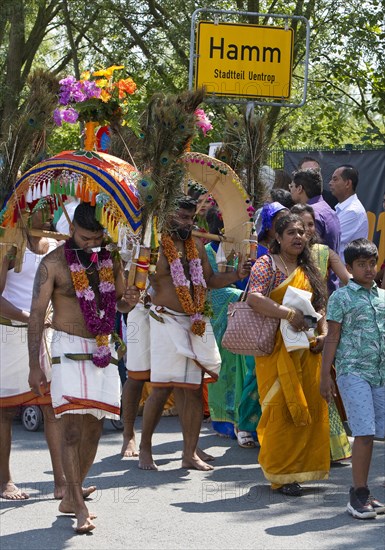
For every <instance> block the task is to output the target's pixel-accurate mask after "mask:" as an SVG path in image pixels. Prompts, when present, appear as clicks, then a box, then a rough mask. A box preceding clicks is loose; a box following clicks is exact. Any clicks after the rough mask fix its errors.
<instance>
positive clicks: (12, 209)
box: [0, 151, 253, 270]
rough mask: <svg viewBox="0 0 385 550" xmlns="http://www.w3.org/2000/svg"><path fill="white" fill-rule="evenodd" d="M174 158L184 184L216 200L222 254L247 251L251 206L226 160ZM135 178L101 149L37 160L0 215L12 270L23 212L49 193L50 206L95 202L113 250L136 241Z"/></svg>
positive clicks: (21, 244)
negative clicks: (180, 167) (70, 199)
mask: <svg viewBox="0 0 385 550" xmlns="http://www.w3.org/2000/svg"><path fill="white" fill-rule="evenodd" d="M180 162H182V163H183V164H184V167H185V168H186V187H187V181H188V180H193V181H195V182H198V183H199V184H200V185H202V186H203V187H204V188H205V189H206V190H207V193H208V194H210V195H212V196H213V198H214V199H215V200H216V202H217V204H218V208H219V210H220V211H221V213H222V217H223V221H224V236H223V238H222V239H221V240H222V241H223V242H222V246H223V249H224V252H225V255H226V256H228V255H229V254H234V253H248V251H249V246H250V241H249V239H250V232H251V226H252V223H251V222H250V218H251V217H252V211H253V209H252V207H251V206H250V205H251V202H250V200H249V197H248V196H247V194H246V192H245V190H244V188H243V186H242V184H241V181H240V179H239V178H238V176H237V175H236V173H235V172H234V171H233V170H232V169H231V168H230V167H229V166H228V165H227V164H225V163H223V162H221V161H219V160H217V159H215V158H212V157H209V156H207V155H204V154H201V153H193V152H191V153H190V152H189V153H185V154H184V155H183V156H182V158H181V161H180ZM140 181H141V174H140V173H139V172H138V171H137V170H136V169H135V168H134V167H133V166H131V165H130V164H128V163H127V162H125V161H123V160H121V159H120V158H117V157H114V156H111V155H108V154H106V153H101V152H98V153H96V152H93V151H64V152H62V153H60V154H58V155H56V156H54V157H52V158H49V159H47V160H44V161H42V162H40V163H39V164H37V165H35V166H33V167H32V168H31V169H30V170H28V171H27V172H25V173H24V174H23V175H22V176H21V177H20V178H19V180H18V181H17V182H16V184H15V187H14V189H13V192H12V193H11V194H10V195H9V196H8V197H7V200H6V202H5V205H4V208H3V210H2V211H1V213H0V231H1V234H0V244H1V245H2V246H0V253H1V255H2V256H3V255H4V254H5V253H6V252H7V250H8V249H9V248H10V247H11V246H16V248H17V255H16V267H15V269H18V270H20V268H21V265H20V262H21V258H22V257H23V254H24V249H25V245H26V242H25V241H24V240H23V237H22V236H21V235H22V233H23V232H22V228H23V227H24V226H25V220H24V219H23V211H25V208H26V206H27V205H31V204H33V203H34V202H36V200H38V199H41V198H44V197H47V196H50V197H52V201H51V205H52V206H51V208H52V209H54V210H56V209H58V208H59V207H63V204H64V203H65V201H66V199H67V198H68V197H71V196H72V197H76V198H78V199H79V200H80V201H84V202H89V203H90V204H91V205H94V206H96V217H97V219H98V220H99V221H100V223H101V224H102V225H103V226H104V227H105V228H106V229H107V231H108V234H109V236H110V238H111V239H112V240H113V241H114V242H115V243H116V244H117V245H118V248H122V246H123V241H124V243H125V244H124V246H127V243H131V244H139V243H140V242H141V237H142V224H141V211H142V206H141V204H142V203H141V196H140V193H139V192H138V185H140ZM64 210H65V207H64ZM45 233H46V234H47V235H49V233H48V232H45ZM58 238H60V236H59V235H58ZM24 239H25V237H24ZM4 245H5V246H4Z"/></svg>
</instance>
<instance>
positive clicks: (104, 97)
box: [100, 90, 111, 103]
mask: <svg viewBox="0 0 385 550" xmlns="http://www.w3.org/2000/svg"><path fill="white" fill-rule="evenodd" d="M100 99H101V100H102V101H103V102H104V103H108V101H109V100H110V99H111V94H109V93H108V92H107V90H102V93H101V94H100Z"/></svg>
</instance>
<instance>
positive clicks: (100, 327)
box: [0, 158, 385, 533]
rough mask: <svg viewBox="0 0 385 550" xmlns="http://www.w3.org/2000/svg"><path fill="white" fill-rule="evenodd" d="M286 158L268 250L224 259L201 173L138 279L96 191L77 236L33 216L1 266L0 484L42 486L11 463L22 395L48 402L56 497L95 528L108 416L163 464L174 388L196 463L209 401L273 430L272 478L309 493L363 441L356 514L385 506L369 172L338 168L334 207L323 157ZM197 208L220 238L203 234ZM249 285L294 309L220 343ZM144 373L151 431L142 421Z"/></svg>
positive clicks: (381, 354) (276, 484)
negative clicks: (96, 482) (54, 231)
mask: <svg viewBox="0 0 385 550" xmlns="http://www.w3.org/2000/svg"><path fill="white" fill-rule="evenodd" d="M284 175H285V174H279V181H282V182H283V181H285V184H284V185H285V187H284V188H277V187H276V188H273V189H271V190H270V191H269V197H267V200H266V203H265V204H264V205H263V207H262V208H261V209H260V210H259V211H258V212H257V213H256V220H255V232H256V236H257V238H258V248H257V252H256V259H253V260H251V259H250V258H243V259H242V258H239V259H238V260H237V261H235V262H234V261H231V265H228V266H225V269H219V266H218V262H217V253H218V246H219V242H220V235H221V233H222V231H223V220H222V219H221V213H220V212H219V210H218V208H217V206H216V204H215V201H214V200H212V199H210V198H209V197H208V195H207V193H206V192H205V191H204V190H198V192H197V191H196V189H195V190H192V192H191V195H192V196H183V197H181V198H180V200H179V202H178V204H177V205H176V208H175V211H174V213H173V214H172V215H170V216H169V219H168V226H167V230H166V231H164V232H163V234H162V236H161V246H160V252H159V258H158V262H157V266H156V271H155V273H154V274H152V275H150V276H149V281H148V287H147V289H146V291H145V292H142V293H140V292H139V290H138V289H137V288H136V287H135V286H127V285H126V283H125V280H124V273H123V270H122V267H121V264H120V263H119V261H118V260H117V259H116V258H113V257H112V256H111V254H110V252H109V250H108V248H106V246H105V231H104V228H103V226H102V225H101V224H100V223H99V222H98V221H97V220H96V219H95V207H92V206H91V205H90V204H88V203H80V204H79V205H77V206H76V208H74V216H73V221H72V224H71V226H70V238H69V240H67V241H66V242H65V243H60V244H59V245H58V246H57V243H55V244H54V245H53V244H52V243H51V242H50V241H49V240H48V239H46V238H45V237H31V236H29V235H28V231H27V235H26V237H27V248H26V251H25V257H24V268H23V269H22V270H21V272H16V270H15V269H14V251H13V250H11V251H10V252H9V254H8V255H7V256H6V258H5V259H4V262H3V265H2V267H1V278H0V289H1V319H0V325H1V330H2V341H1V384H0V391H1V393H0V412H1V423H0V430H1V432H0V433H1V440H2V445H1V446H0V483H1V497H2V498H5V499H12V500H25V499H27V498H28V496H29V495H28V494H27V493H26V492H24V491H22V490H20V489H19V488H18V487H17V486H16V485H15V483H14V482H13V479H12V476H11V473H10V466H9V464H10V449H11V430H12V418H13V416H14V413H15V407H17V406H19V405H21V404H25V403H30V404H32V403H36V404H40V405H42V407H43V410H44V411H45V412H44V414H45V417H46V418H47V421H46V422H45V424H44V426H45V430H46V438H47V443H48V447H49V450H50V453H51V459H52V465H53V472H54V483H55V488H54V496H55V498H57V499H60V500H61V502H60V504H59V511H60V512H62V513H70V514H75V516H76V522H77V523H76V531H77V532H78V533H87V532H89V531H91V530H93V529H94V528H95V521H94V520H95V518H94V517H93V515H92V514H91V513H90V511H89V510H88V507H87V504H86V502H85V497H87V496H89V495H90V494H92V492H93V491H94V490H95V487H94V486H91V487H84V481H85V478H86V476H87V473H88V471H89V469H90V467H91V465H92V464H93V461H94V458H95V455H96V451H97V446H98V442H99V438H100V436H101V433H102V427H103V419H104V418H115V419H119V418H120V415H121V414H122V419H123V423H124V433H123V446H122V455H123V456H125V457H138V466H139V468H141V469H143V470H149V471H156V470H158V466H157V464H156V462H155V461H154V458H153V452H152V436H153V434H154V432H155V430H156V427H157V424H158V422H159V420H160V417H161V415H162V412H163V409H164V406H165V403H166V402H167V401H168V400H170V398H171V399H173V403H174V404H175V408H176V410H177V413H178V417H179V421H180V425H181V432H182V437H183V452H182V467H184V468H193V469H197V470H202V471H210V470H212V469H213V466H212V465H211V464H210V462H211V461H212V460H213V458H214V457H212V456H210V455H208V454H207V453H206V452H205V451H204V450H202V449H201V448H200V447H199V434H200V430H201V425H202V419H203V417H204V416H206V417H207V418H206V420H210V421H211V422H212V427H213V429H214V430H215V431H216V432H217V433H218V434H220V435H222V436H228V437H231V438H233V439H234V440H235V441H236V442H237V444H238V445H240V446H241V447H243V448H249V449H251V448H254V447H256V446H259V447H260V448H259V453H258V462H259V464H260V466H261V468H262V471H263V474H264V476H265V477H266V479H267V480H268V481H269V483H270V484H271V489H272V490H273V491H279V492H281V493H283V494H285V495H288V496H292V497H299V496H301V495H302V494H303V487H302V484H303V483H306V482H311V481H315V480H325V479H327V478H328V477H329V472H330V464H331V462H334V461H338V460H343V459H347V458H350V457H352V477H353V481H352V487H351V489H350V492H349V497H348V498H349V501H348V505H347V510H348V511H349V513H350V514H351V515H352V516H353V517H356V518H360V519H367V518H373V517H375V516H376V515H377V514H381V513H385V505H384V504H382V503H381V502H379V501H378V500H377V499H376V498H375V497H374V496H373V495H372V493H371V492H370V490H369V488H368V477H369V468H370V462H371V455H372V449H373V439H374V437H379V438H383V437H384V435H385V290H384V289H385V277H384V269H383V266H382V267H381V268H380V270H377V263H378V250H377V248H376V246H375V245H374V244H373V243H372V242H370V241H369V240H368V221H367V216H366V212H365V209H364V207H363V206H362V204H361V203H360V201H359V199H358V197H357V195H356V188H357V185H358V172H357V170H356V169H355V168H354V167H352V166H348V165H345V166H340V167H338V168H337V169H336V170H335V171H334V173H333V175H332V178H331V181H330V190H331V193H332V195H333V197H334V199H336V200H337V201H338V202H337V204H335V207H334V208H333V207H332V206H330V204H329V203H328V202H327V200H325V199H324V198H323V182H322V176H321V170H320V166H319V164H318V163H317V161H316V160H314V159H311V158H305V159H303V161H301V163H300V165H299V169H298V171H296V172H295V173H294V174H293V176H292V177H290V176H289V178H284V177H283V176H284ZM288 180H289V181H288ZM325 198H326V199H327V197H325ZM197 203H198V204H199V206H198V209H197ZM197 213H198V221H199V223H200V226H201V230H202V231H206V232H208V233H207V234H208V235H209V237H208V238H207V239H201V238H198V237H193V236H192V234H191V232H192V230H193V228H195V227H196V223H197V216H196V214H197ZM49 215H50V209H49V204H47V202H44V201H43V202H42V201H39V204H38V205H34V206H33V207H32V205H31V212H30V217H31V223H32V225H33V227H37V228H43V226H44V223H46V222H47V219H49ZM203 236H204V233H203ZM27 267H28V269H27ZM245 289H246V292H247V303H248V305H249V306H250V307H251V308H252V309H253V310H255V311H256V312H259V313H262V314H264V315H265V316H268V317H273V318H276V319H277V320H279V321H280V325H281V329H279V330H278V331H277V333H276V335H275V340H274V348H273V351H272V353H271V354H269V355H265V356H258V357H254V356H251V355H250V356H242V355H237V354H234V353H231V352H230V351H229V350H227V349H225V348H224V346H223V345H222V338H223V335H224V332H225V330H226V325H227V309H228V306H229V304H230V303H232V302H236V301H238V300H239V298H240V296H241V294H242V293H243V292H244V291H245ZM288 289H294V291H296V292H298V293H300V294H301V293H302V294H303V293H304V294H303V295H306V296H308V297H309V299H310V300H311V307H312V308H313V311H314V315H315V317H312V316H310V317H309V316H308V315H304V313H303V311H302V310H301V309H300V308H299V307H294V306H291V305H289V303H288V302H287V301H286V299H285V296H286V295H287V292H288ZM117 310H118V311H119V312H121V313H122V314H123V315H124V316H125V323H124V324H123V326H124V327H126V328H125V329H124V330H125V331H126V335H127V337H126V347H127V352H126V365H125V366H126V369H127V374H128V377H127V380H126V381H125V383H124V385H123V390H122V392H121V380H120V376H119V371H118V368H117V364H118V358H117V351H116V346H115V345H114V344H113V343H112V341H111V339H110V335H111V334H112V333H113V332H114V329H115V325H116V311H117ZM47 311H51V314H50V316H49V317H48V316H47ZM132 326H136V327H137V328H138V330H137V331H136V333H135V337H134V338H132V337H130V330H129V327H132ZM290 331H291V332H290ZM289 332H290V334H297V335H298V338H299V339H300V337H303V336H304V335H305V345H302V344H301V346H299V345H298V346H297V347H290V346H288V343H287V342H288V338H287V334H289ZM123 336H124V335H123ZM27 340H28V347H27V344H26V342H27ZM48 341H49V342H50V343H51V345H50V347H49V346H48ZM302 341H303V338H302ZM15 350H17V354H16V353H15ZM49 357H50V361H49ZM28 364H29V375H28ZM148 381H149V382H151V391H150V393H149V395H148V396H147V398H146V400H145V404H144V409H143V424H142V431H141V440H140V444H139V445H137V442H136V440H135V429H134V424H135V419H136V416H137V414H138V408H139V404H140V401H141V398H142V391H143V387H144V384H145V383H146V382H148ZM345 415H346V416H345ZM345 419H347V421H348V424H349V427H350V430H351V434H352V436H353V438H354V441H353V445H352V448H351V446H350V442H349V439H348V436H347V434H346V431H345V427H344V423H343V421H344V420H345Z"/></svg>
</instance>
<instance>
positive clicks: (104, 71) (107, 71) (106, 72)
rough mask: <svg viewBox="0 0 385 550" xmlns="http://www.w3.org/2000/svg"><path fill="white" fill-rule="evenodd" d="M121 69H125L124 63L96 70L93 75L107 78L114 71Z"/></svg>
mask: <svg viewBox="0 0 385 550" xmlns="http://www.w3.org/2000/svg"><path fill="white" fill-rule="evenodd" d="M119 69H124V65H112V66H111V67H108V68H107V69H102V70H100V71H95V72H94V73H92V76H105V77H106V78H111V76H112V74H113V72H114V71H118V70H119Z"/></svg>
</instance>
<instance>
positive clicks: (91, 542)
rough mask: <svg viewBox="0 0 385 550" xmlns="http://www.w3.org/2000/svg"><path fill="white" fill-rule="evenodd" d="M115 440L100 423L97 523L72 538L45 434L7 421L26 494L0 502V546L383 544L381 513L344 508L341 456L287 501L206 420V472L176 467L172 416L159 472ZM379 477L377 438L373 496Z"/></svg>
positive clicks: (250, 454)
mask: <svg viewBox="0 0 385 550" xmlns="http://www.w3.org/2000/svg"><path fill="white" fill-rule="evenodd" d="M140 422H141V419H138V427H139V429H140ZM121 438H122V436H121V433H120V432H118V431H116V430H115V429H114V428H113V427H112V425H111V423H110V422H109V421H106V425H105V429H104V433H103V436H102V439H101V441H100V445H99V450H98V454H97V457H96V460H95V464H94V466H93V467H92V469H91V470H90V473H89V477H88V479H87V484H88V485H91V484H95V485H97V486H98V491H97V493H94V495H95V496H94V498H92V499H90V501H89V503H88V505H89V510H90V511H91V512H94V513H96V514H97V516H98V517H97V519H96V520H95V523H96V526H97V528H96V529H95V530H94V531H92V533H90V534H87V535H77V534H75V532H74V531H73V528H72V527H73V525H74V523H75V520H74V518H73V517H71V516H68V515H67V516H66V515H63V514H60V513H59V512H58V510H57V501H55V500H54V499H53V495H52V491H53V483H52V471H51V466H50V461H49V455H48V451H47V450H46V445H45V440H44V435H43V432H42V431H39V432H35V433H30V432H27V431H25V429H24V428H23V427H22V426H21V424H20V423H15V426H14V444H13V450H12V457H11V460H12V472H13V475H14V478H15V481H16V482H17V483H18V485H19V486H21V487H22V488H23V489H25V490H28V491H29V492H30V494H31V498H30V499H29V500H27V501H24V502H16V503H15V502H11V501H5V500H0V533H1V540H0V548H1V550H13V549H26V548H27V549H28V550H35V549H36V550H41V549H46V550H56V549H57V550H59V549H82V550H102V549H103V550H104V549H109V550H115V549H116V550H118V549H119V550H120V549H127V548H132V549H160V550H166V549H218V550H219V549H220V550H225V549H233V548H235V549H238V548H239V549H240V548H242V549H258V550H264V549H266V550H267V549H268V550H279V549H285V550H286V549H287V550H289V549H290V550H292V549H294V548H295V549H296V550H297V549H306V550H309V549H311V550H324V549H328V550H340V549H341V550H343V549H346V550H355V549H357V550H363V549H370V550H384V540H385V539H384V535H385V515H382V516H377V518H376V519H374V520H366V521H362V520H355V519H353V518H352V517H351V516H349V515H348V514H347V512H346V511H345V507H346V502H347V499H348V496H347V495H348V490H349V486H350V482H351V466H350V463H349V462H346V463H344V464H343V465H339V466H336V467H333V468H332V470H331V475H330V480H329V481H327V482H322V483H314V484H306V485H305V494H304V496H302V497H301V498H293V497H291V498H290V497H285V496H283V495H280V494H276V493H272V492H271V491H270V489H269V486H268V483H267V482H266V480H265V479H264V477H263V475H262V472H261V470H260V468H259V465H258V463H257V454H258V451H257V450H256V449H241V448H240V447H238V445H237V444H236V442H235V441H232V440H229V439H224V438H221V437H218V436H217V435H215V433H214V432H213V431H212V430H211V427H210V425H208V424H203V427H202V435H201V442H200V443H201V447H202V448H203V449H205V450H206V451H208V452H210V453H212V454H214V455H215V456H216V457H217V458H216V460H215V463H214V464H215V470H214V471H212V472H198V471H188V470H182V469H181V468H180V465H181V462H180V455H181V446H182V442H181V434H180V431H179V423H178V419H177V418H173V417H170V418H162V420H161V422H160V425H159V427H158V430H157V432H156V435H155V437H154V453H155V459H156V461H157V463H158V465H159V467H160V469H159V471H158V472H146V471H141V470H139V469H138V467H137V459H124V460H123V459H122V458H121V457H120V454H119V452H120V446H121ZM384 477H385V444H384V442H383V441H376V442H375V449H374V457H373V463H372V469H371V475H370V487H371V490H372V492H373V493H374V494H375V495H376V497H377V498H378V499H380V500H384V499H385V488H383V487H382V483H383V482H384ZM87 484H86V485H87Z"/></svg>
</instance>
